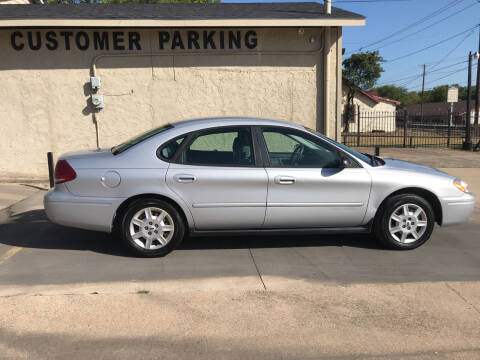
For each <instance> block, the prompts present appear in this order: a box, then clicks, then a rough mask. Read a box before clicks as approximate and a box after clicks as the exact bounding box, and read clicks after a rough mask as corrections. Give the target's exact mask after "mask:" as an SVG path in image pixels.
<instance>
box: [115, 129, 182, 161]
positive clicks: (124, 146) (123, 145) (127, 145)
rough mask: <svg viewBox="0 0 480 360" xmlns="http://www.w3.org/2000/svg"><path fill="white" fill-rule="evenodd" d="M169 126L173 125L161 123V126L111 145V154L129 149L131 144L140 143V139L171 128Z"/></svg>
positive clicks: (142, 139)
mask: <svg viewBox="0 0 480 360" xmlns="http://www.w3.org/2000/svg"><path fill="white" fill-rule="evenodd" d="M171 128H173V125H171V124H167V125H162V126H160V127H157V128H155V129H152V130H148V131H147V132H144V133H142V134H140V135H137V136H134V137H133V138H131V139H128V140H127V141H125V142H123V143H121V144H119V145H116V146H114V147H112V154H113V155H118V154H120V153H122V152H124V151H125V150H127V149H130V148H131V147H132V146H135V145H137V144H138V143H140V142H142V141H144V140H146V139H148V138H151V137H152V136H155V135H157V134H160V133H161V132H164V131H165V130H168V129H171Z"/></svg>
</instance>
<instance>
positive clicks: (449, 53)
mask: <svg viewBox="0 0 480 360" xmlns="http://www.w3.org/2000/svg"><path fill="white" fill-rule="evenodd" d="M479 26H480V25H479ZM473 32H474V30H472V31H471V32H470V33H468V34H467V35H465V37H464V38H463V39H462V40H460V41H459V42H458V44H457V45H456V46H455V47H454V48H453V49H452V50H450V51H449V52H448V53H447V55H445V56H444V57H443V58H442V59H441V60H440V61H439V62H437V63H436V64H434V65H432V67H431V68H430V70H431V69H434V68H435V67H437V66H438V65H439V64H441V63H442V62H443V61H445V59H447V58H448V57H449V56H450V55H452V53H453V52H454V51H455V50H457V49H458V48H459V47H460V45H462V44H463V42H464V41H465V40H467V39H468V38H469V37H470V36H472V35H473Z"/></svg>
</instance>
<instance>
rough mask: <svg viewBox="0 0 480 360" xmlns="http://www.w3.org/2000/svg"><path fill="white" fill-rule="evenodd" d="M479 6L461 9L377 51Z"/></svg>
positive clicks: (471, 5)
mask: <svg viewBox="0 0 480 360" xmlns="http://www.w3.org/2000/svg"><path fill="white" fill-rule="evenodd" d="M477 4H478V2H475V3H473V4H470V5H468V6H467V7H464V8H463V9H460V10H458V11H456V12H454V13H453V14H450V15H448V16H445V17H444V18H442V19H440V20H438V21H436V22H434V23H433V24H430V25H428V26H425V27H423V28H421V29H420V30H417V31H415V32H413V33H410V34H408V35H405V36H404V37H402V38H400V39H397V40H394V41H391V42H390V43H388V44H386V45H382V46H379V47H377V49H382V48H384V47H387V46H390V45H393V44H396V43H398V42H400V41H403V40H405V39H408V38H409V37H411V36H413V35H417V34H418V33H420V32H422V31H425V30H427V29H430V28H432V27H433V26H435V25H438V24H440V23H441V22H443V21H445V20H449V19H451V18H452V17H453V16H455V15H457V14H459V13H461V12H462V11H465V10H467V9H469V8H471V7H473V6H475V5H477Z"/></svg>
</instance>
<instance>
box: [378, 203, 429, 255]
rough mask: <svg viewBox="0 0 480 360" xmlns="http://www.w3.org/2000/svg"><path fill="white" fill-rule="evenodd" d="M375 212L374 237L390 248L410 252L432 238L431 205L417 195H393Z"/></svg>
mask: <svg viewBox="0 0 480 360" xmlns="http://www.w3.org/2000/svg"><path fill="white" fill-rule="evenodd" d="M378 211H379V213H378V214H377V217H376V219H375V222H374V228H373V231H374V235H375V237H376V239H377V240H378V241H380V242H381V243H382V244H383V245H385V246H386V247H387V248H389V249H395V250H412V249H415V248H417V247H419V246H420V245H422V244H424V243H425V242H426V241H427V240H428V239H429V238H430V235H432V231H433V227H434V225H435V214H434V212H433V209H432V206H431V205H430V203H429V202H428V201H426V200H425V199H424V198H422V197H420V196H418V195H414V194H400V195H395V196H392V197H391V198H389V199H387V200H386V201H385V203H384V205H382V207H381V208H380V209H379V210H378Z"/></svg>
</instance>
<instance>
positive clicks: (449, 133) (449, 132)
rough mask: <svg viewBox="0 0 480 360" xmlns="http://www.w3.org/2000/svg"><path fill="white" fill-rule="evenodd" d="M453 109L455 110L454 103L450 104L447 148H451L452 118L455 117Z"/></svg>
mask: <svg viewBox="0 0 480 360" xmlns="http://www.w3.org/2000/svg"><path fill="white" fill-rule="evenodd" d="M452 108H453V103H450V105H449V106H448V119H447V148H449V147H450V136H451V132H452V128H451V126H452V117H453V111H452Z"/></svg>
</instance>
